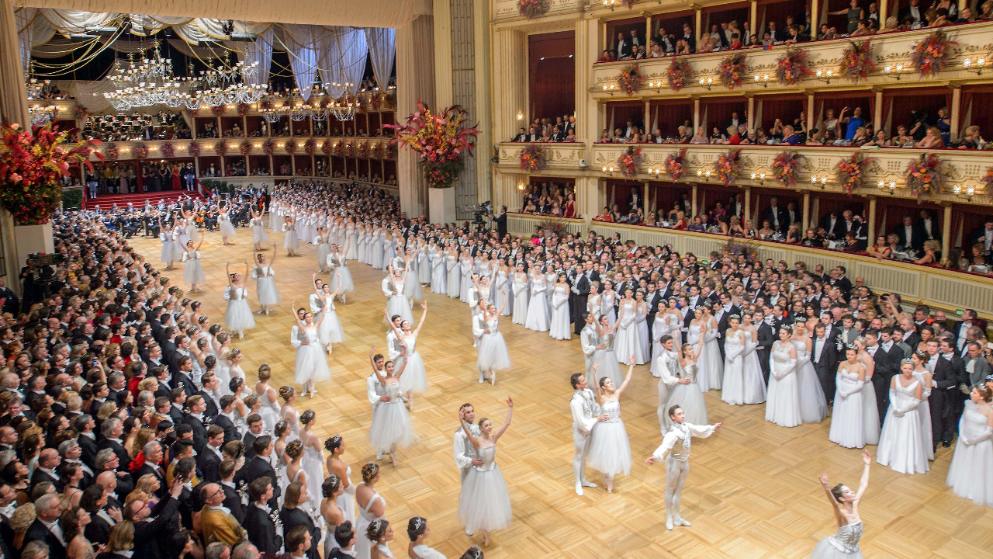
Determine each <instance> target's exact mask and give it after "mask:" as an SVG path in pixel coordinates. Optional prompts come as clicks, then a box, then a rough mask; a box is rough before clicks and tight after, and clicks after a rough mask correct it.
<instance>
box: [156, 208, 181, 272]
mask: <svg viewBox="0 0 993 559" xmlns="http://www.w3.org/2000/svg"><path fill="white" fill-rule="evenodd" d="M177 237H178V236H177V234H176V232H175V231H174V230H173V229H172V227H170V226H169V224H168V223H162V218H161V217H160V218H159V240H160V241H162V254H161V260H162V263H163V264H165V269H166V270H172V269H173V263H174V262H175V261H176V256H177V255H178V254H179V252H180V250H181V249H180V248H179V247H178V245H179V240H178V238H177Z"/></svg>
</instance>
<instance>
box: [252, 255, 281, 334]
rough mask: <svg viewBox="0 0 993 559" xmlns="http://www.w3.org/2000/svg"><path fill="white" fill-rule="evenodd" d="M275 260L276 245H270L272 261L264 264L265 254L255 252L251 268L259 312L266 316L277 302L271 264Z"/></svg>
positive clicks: (273, 271)
mask: <svg viewBox="0 0 993 559" xmlns="http://www.w3.org/2000/svg"><path fill="white" fill-rule="evenodd" d="M275 262H276V245H272V262H270V263H268V264H266V261H265V254H263V253H261V252H259V253H256V254H255V267H253V268H252V278H253V279H255V295H256V296H257V297H258V298H259V312H260V313H262V314H264V315H266V316H268V315H269V310H270V308H271V307H274V306H276V305H278V304H279V292H278V291H276V271H275V270H273V269H272V265H273V264H274V263H275Z"/></svg>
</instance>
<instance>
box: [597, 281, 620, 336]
mask: <svg viewBox="0 0 993 559" xmlns="http://www.w3.org/2000/svg"><path fill="white" fill-rule="evenodd" d="M600 302H601V303H602V304H603V308H602V309H601V311H600V313H601V314H602V315H604V316H606V317H607V322H609V323H610V325H611V326H613V325H614V323H615V322H617V292H616V291H614V282H612V281H610V280H607V281H605V282H603V292H602V293H600Z"/></svg>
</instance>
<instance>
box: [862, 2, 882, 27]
mask: <svg viewBox="0 0 993 559" xmlns="http://www.w3.org/2000/svg"><path fill="white" fill-rule="evenodd" d="M865 19H867V20H868V21H869V28H870V29H879V24H880V23H881V22H880V21H879V6H878V5H877V4H876V3H875V2H869V9H868V11H867V12H866V14H865Z"/></svg>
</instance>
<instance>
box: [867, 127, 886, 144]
mask: <svg viewBox="0 0 993 559" xmlns="http://www.w3.org/2000/svg"><path fill="white" fill-rule="evenodd" d="M865 145H867V146H875V147H879V148H884V147H887V146H889V145H890V140H889V139H888V138H887V137H886V131H885V130H878V131H876V135H875V137H873V138H872V140H870V141H868V142H866V143H865Z"/></svg>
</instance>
